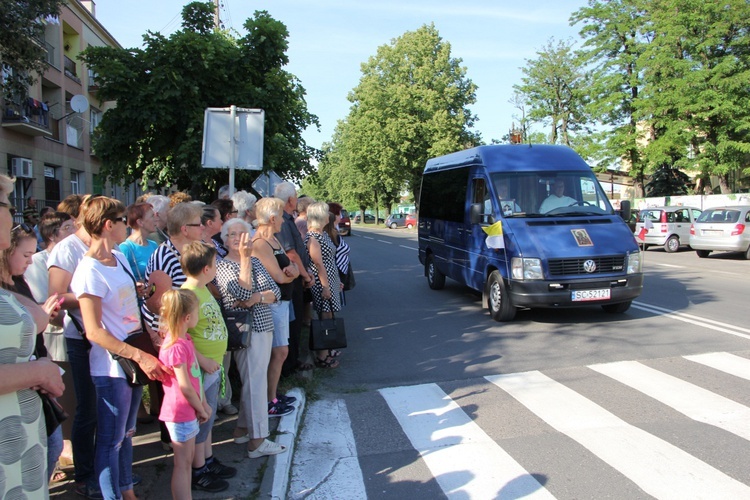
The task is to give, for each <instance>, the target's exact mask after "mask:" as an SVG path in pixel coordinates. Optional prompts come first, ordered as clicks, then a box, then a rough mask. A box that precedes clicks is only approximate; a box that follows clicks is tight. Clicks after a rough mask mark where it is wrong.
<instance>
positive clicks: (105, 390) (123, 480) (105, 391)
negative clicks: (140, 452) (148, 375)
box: [92, 377, 143, 500]
mask: <svg viewBox="0 0 750 500" xmlns="http://www.w3.org/2000/svg"><path fill="white" fill-rule="evenodd" d="M92 378H93V379H94V385H95V386H96V395H97V420H98V425H97V428H96V460H95V467H96V477H97V478H99V487H100V488H101V491H102V496H103V497H104V498H105V499H113V500H117V499H120V498H122V495H121V493H120V492H121V491H123V490H131V489H133V435H134V434H135V421H136V417H137V416H138V405H139V404H140V402H141V395H142V394H143V387H140V386H139V387H131V386H130V385H128V382H127V380H125V379H124V378H117V377H92Z"/></svg>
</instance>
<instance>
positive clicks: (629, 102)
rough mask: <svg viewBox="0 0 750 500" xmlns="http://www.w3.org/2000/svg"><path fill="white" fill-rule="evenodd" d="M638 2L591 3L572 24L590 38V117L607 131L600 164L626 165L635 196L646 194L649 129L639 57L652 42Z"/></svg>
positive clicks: (586, 51)
mask: <svg viewBox="0 0 750 500" xmlns="http://www.w3.org/2000/svg"><path fill="white" fill-rule="evenodd" d="M639 3H641V2H640V1H639V0H610V1H602V0H591V1H589V5H588V6H587V7H582V8H580V9H578V10H577V11H576V12H574V13H573V14H572V15H571V17H570V21H571V24H581V25H582V27H581V30H580V35H581V37H582V38H583V39H584V40H585V42H584V43H583V49H582V51H581V56H582V57H583V64H584V65H585V66H586V67H589V68H591V78H590V85H589V87H588V89H589V90H588V93H589V100H588V102H587V105H588V107H587V114H588V115H589V117H590V119H591V120H593V121H596V122H598V123H600V124H601V125H602V126H603V128H604V130H602V131H601V132H597V133H596V135H595V140H597V141H600V143H601V146H602V147H601V151H600V160H601V161H602V163H603V164H605V165H619V164H620V163H622V162H624V163H626V164H627V165H628V166H629V167H630V169H629V173H630V176H631V177H633V178H634V179H635V188H636V197H642V196H643V193H644V174H645V170H646V162H645V161H644V159H643V153H642V149H643V146H641V145H640V144H642V142H643V141H642V140H643V137H644V135H645V130H644V127H643V126H641V127H640V128H639V126H638V122H637V119H636V110H635V106H636V102H637V101H638V98H639V87H641V86H642V85H643V81H642V73H643V71H642V68H641V67H640V66H639V57H640V56H641V54H642V53H643V50H644V47H645V45H646V43H647V41H648V40H647V38H646V37H645V36H644V33H643V28H644V24H645V20H644V14H645V13H644V10H643V9H642V8H641V7H640V6H639Z"/></svg>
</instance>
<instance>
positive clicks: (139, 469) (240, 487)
mask: <svg viewBox="0 0 750 500" xmlns="http://www.w3.org/2000/svg"><path fill="white" fill-rule="evenodd" d="M288 394H289V395H290V396H294V397H295V398H297V402H296V403H295V404H294V406H295V407H296V411H294V413H291V414H289V415H287V416H285V417H281V418H272V419H270V425H271V437H270V438H271V439H272V440H274V441H276V442H278V443H280V444H282V445H284V446H286V447H287V451H286V452H284V453H281V454H279V455H276V456H273V457H264V458H256V459H250V458H248V457H247V453H246V445H244V444H243V445H238V444H234V441H233V438H232V433H233V431H234V427H235V424H236V420H237V416H236V415H234V416H231V417H228V416H226V415H224V414H223V413H219V415H218V418H217V420H216V423H215V424H214V430H213V443H214V444H213V451H214V456H216V457H217V458H219V460H221V462H222V463H223V464H225V465H228V466H230V467H235V468H236V469H237V475H236V476H235V477H233V478H232V479H228V480H227V481H228V482H229V489H228V490H226V491H223V492H221V493H206V492H203V491H195V490H194V491H193V498H194V499H195V500H203V499H206V500H216V499H232V500H233V499H246V498H250V497H253V498H275V499H283V498H285V496H286V491H287V487H288V484H289V470H290V468H291V464H292V455H293V453H294V443H295V440H296V437H297V432H298V429H299V425H300V422H301V419H302V413H303V412H304V409H305V403H306V401H305V395H304V393H303V392H302V390H300V389H298V388H295V389H292V390H290V391H289V393H288ZM63 470H64V471H65V472H67V474H68V477H69V478H71V480H67V481H63V482H58V483H55V484H53V485H52V486H51V487H50V496H51V497H52V498H56V499H60V500H74V499H75V500H80V499H81V498H82V497H80V496H78V495H76V493H75V491H74V486H75V483H74V482H73V481H72V477H73V469H72V467H68V468H65V469H63ZM133 472H134V473H135V474H138V475H140V476H141V477H142V478H143V482H142V483H141V484H139V485H138V486H136V487H135V493H136V495H137V496H138V497H139V498H142V499H145V500H149V499H158V500H162V499H168V498H172V492H171V487H170V481H171V478H172V453H171V452H165V451H164V450H162V446H161V442H160V441H159V425H158V423H157V422H156V421H155V422H154V423H151V424H146V425H143V424H139V425H138V430H137V435H136V437H135V438H134V439H133Z"/></svg>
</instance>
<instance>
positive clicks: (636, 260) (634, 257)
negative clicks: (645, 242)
mask: <svg viewBox="0 0 750 500" xmlns="http://www.w3.org/2000/svg"><path fill="white" fill-rule="evenodd" d="M641 262H642V261H641V252H633V253H631V254H629V255H628V274H637V273H640V272H641V270H642V264H641Z"/></svg>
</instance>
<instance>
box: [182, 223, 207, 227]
mask: <svg viewBox="0 0 750 500" xmlns="http://www.w3.org/2000/svg"><path fill="white" fill-rule="evenodd" d="M185 225H186V226H190V227H203V224H202V223H200V222H198V223H197V224H185Z"/></svg>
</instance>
